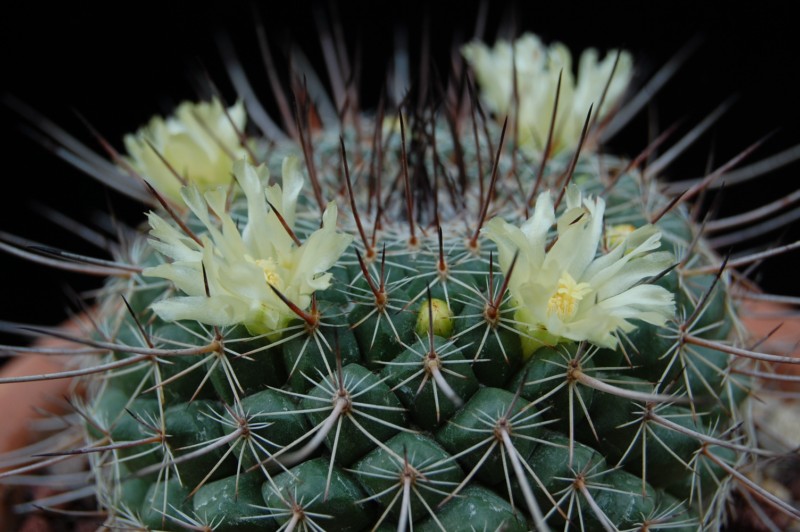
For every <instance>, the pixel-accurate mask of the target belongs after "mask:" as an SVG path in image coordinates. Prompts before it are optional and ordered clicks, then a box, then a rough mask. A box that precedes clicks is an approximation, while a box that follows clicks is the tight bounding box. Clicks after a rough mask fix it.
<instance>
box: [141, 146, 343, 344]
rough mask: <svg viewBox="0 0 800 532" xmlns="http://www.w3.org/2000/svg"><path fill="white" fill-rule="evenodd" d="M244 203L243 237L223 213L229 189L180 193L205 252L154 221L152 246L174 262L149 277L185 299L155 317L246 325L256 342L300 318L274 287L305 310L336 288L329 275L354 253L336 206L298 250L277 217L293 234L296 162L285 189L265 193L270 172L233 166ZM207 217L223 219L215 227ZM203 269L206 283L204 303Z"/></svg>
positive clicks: (290, 164)
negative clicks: (349, 250) (341, 228)
mask: <svg viewBox="0 0 800 532" xmlns="http://www.w3.org/2000/svg"><path fill="white" fill-rule="evenodd" d="M233 173H234V175H235V176H236V180H237V182H238V183H239V185H240V186H241V187H242V190H243V191H244V195H245V197H246V200H247V214H248V217H247V223H246V224H245V226H244V229H243V230H242V231H241V232H240V231H239V228H238V226H237V224H236V222H235V221H234V220H233V218H232V217H231V215H230V214H229V213H228V212H226V205H225V202H226V192H227V190H226V188H225V187H220V188H217V189H214V190H210V191H208V192H206V193H205V194H204V195H203V194H202V193H201V192H200V191H199V190H198V189H197V187H195V186H191V187H186V188H184V189H183V191H182V193H183V199H184V201H185V202H186V205H188V207H189V209H191V211H192V213H194V215H195V216H196V217H197V218H198V220H199V221H200V222H201V223H202V224H203V225H204V226H205V228H206V231H207V232H205V233H202V234H201V235H200V237H199V238H200V240H201V241H202V244H203V245H202V246H201V245H200V244H198V243H197V242H195V241H194V240H192V239H191V238H189V237H188V236H187V235H185V234H183V233H182V232H181V231H179V230H178V229H176V228H175V227H174V226H173V225H172V224H170V223H168V222H167V221H165V220H164V219H163V218H161V217H160V216H158V215H157V214H154V213H150V214H149V221H150V227H151V231H150V234H151V235H152V237H153V238H152V239H151V243H152V245H153V247H155V249H157V250H158V251H160V252H161V253H162V254H164V255H166V256H167V257H169V258H171V259H172V261H173V262H171V263H168V264H162V265H160V266H156V267H154V268H148V269H146V270H145V272H144V273H145V275H149V276H152V277H162V278H164V279H169V280H171V281H172V282H173V283H175V286H176V287H177V288H178V289H180V290H181V291H182V292H184V293H186V294H187V296H181V297H174V298H170V299H166V300H163V301H159V302H157V303H155V304H154V305H153V310H154V311H155V312H156V314H158V315H159V316H160V317H161V318H163V319H165V320H169V321H174V320H188V319H190V320H197V321H200V322H202V323H206V324H209V325H233V324H237V323H243V324H244V325H245V326H247V328H248V329H249V330H250V332H252V333H254V334H263V333H270V332H273V331H280V329H282V328H283V327H284V326H285V325H286V323H287V322H288V321H289V320H290V319H292V318H293V317H294V316H295V314H294V313H293V312H292V311H291V310H290V309H289V308H288V307H287V305H286V304H285V303H284V302H283V301H281V300H280V298H278V296H277V295H275V293H274V291H273V290H272V289H271V288H270V285H271V286H273V287H275V288H276V289H278V290H279V291H280V292H281V293H282V294H283V295H284V296H286V297H287V298H288V299H289V300H290V301H292V302H293V303H294V304H295V305H297V306H298V307H300V308H301V309H307V308H308V307H309V306H310V304H311V295H312V294H313V293H314V292H315V291H316V290H324V289H326V288H328V287H329V286H330V284H331V273H329V272H328V271H327V270H329V269H330V268H331V267H332V266H333V265H334V264H335V263H336V261H337V260H338V259H339V257H340V256H341V255H342V253H344V251H345V249H346V248H347V246H349V245H350V242H351V241H352V237H351V236H349V235H345V234H342V233H338V232H336V218H337V212H338V211H337V208H336V204H335V203H333V202H331V203H329V204H328V206H327V208H326V209H325V212H324V213H323V215H322V227H321V228H320V229H318V230H316V231H314V232H313V233H311V234H310V235H308V237H307V238H305V241H304V242H303V243H302V244H301V245H299V246H298V245H297V244H296V243H295V242H294V240H293V239H292V237H291V236H290V235H289V233H288V232H287V231H286V229H285V228H284V227H283V225H282V224H281V221H280V219H279V218H278V216H277V214H276V213H275V212H274V211H273V210H272V209H270V207H269V205H268V204H267V202H266V201H265V195H266V199H267V200H268V201H269V203H270V204H272V205H273V206H274V207H275V209H277V210H278V212H279V213H280V215H281V216H282V217H283V219H284V221H285V222H286V224H287V225H288V226H289V227H293V226H294V224H295V210H296V207H297V200H298V197H299V195H300V192H301V189H302V187H303V176H302V174H301V172H300V169H299V163H298V161H297V159H295V158H294V157H287V158H286V159H284V161H283V176H282V179H283V187H282V188H281V187H280V186H278V185H272V186H270V187H267V188H266V189H265V187H264V185H263V184H262V183H263V182H266V181H267V180H268V178H269V172H268V170H267V169H266V167H263V166H262V167H258V168H255V167H253V166H252V165H250V164H248V163H246V162H245V161H238V162H237V163H236V164H234V166H233ZM209 209H210V211H211V212H212V213H213V214H214V215H215V216H216V217H217V218H219V222H215V221H214V220H212V217H211V215H210V214H209ZM203 267H205V271H206V277H207V279H208V290H209V296H206V289H205V284H204V281H203Z"/></svg>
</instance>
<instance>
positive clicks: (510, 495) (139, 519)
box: [48, 35, 800, 531]
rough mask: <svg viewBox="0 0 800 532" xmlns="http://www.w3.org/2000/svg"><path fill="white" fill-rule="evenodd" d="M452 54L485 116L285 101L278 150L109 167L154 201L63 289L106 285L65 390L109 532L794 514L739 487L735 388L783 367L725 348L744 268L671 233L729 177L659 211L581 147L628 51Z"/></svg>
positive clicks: (212, 114)
mask: <svg viewBox="0 0 800 532" xmlns="http://www.w3.org/2000/svg"><path fill="white" fill-rule="evenodd" d="M462 51H463V55H464V57H465V58H466V60H467V64H468V66H469V67H471V69H472V71H473V72H474V77H475V79H476V81H477V87H478V88H479V90H478V91H471V92H470V91H467V90H466V89H464V87H463V85H459V83H458V81H455V82H453V84H452V86H451V87H450V90H448V89H443V90H442V91H441V95H440V96H441V99H442V101H443V102H444V103H443V104H442V105H440V106H437V107H434V106H424V105H422V106H415V105H411V104H410V103H409V101H408V100H407V101H404V102H400V105H399V106H398V111H396V112H389V111H388V110H387V106H386V105H384V104H381V105H380V107H379V109H378V110H377V112H375V113H374V114H358V113H356V112H355V111H354V110H353V109H355V106H353V105H351V106H349V107H347V106H342V105H338V107H339V108H344V109H345V111H343V112H342V119H341V122H339V123H336V124H322V125H320V122H319V114H318V113H316V112H315V111H316V110H315V107H314V106H312V105H311V103H310V99H309V98H308V93H307V92H306V88H305V87H304V86H302V84H297V86H296V87H295V89H296V100H297V104H296V107H295V108H294V109H288V108H286V109H283V110H284V115H285V117H287V116H288V117H289V119H288V120H286V128H287V132H286V133H285V134H284V133H280V132H278V133H275V132H274V131H272V130H271V129H269V128H264V135H258V134H255V133H252V132H250V131H252V130H253V128H250V129H248V127H247V118H246V117H245V113H244V107H243V105H242V104H240V103H237V104H235V105H233V106H232V107H226V106H225V105H224V104H222V103H221V102H220V101H219V100H218V99H214V100H213V101H212V102H211V103H200V104H192V103H185V104H182V105H181V106H180V107H179V108H178V110H177V111H176V113H175V116H174V117H170V118H167V119H161V118H154V119H153V120H152V122H151V123H150V124H149V125H148V126H146V127H145V128H143V129H142V130H140V131H139V132H137V133H136V134H135V135H130V136H128V137H126V138H125V147H126V149H127V152H128V154H127V155H126V156H120V155H117V154H116V153H113V151H112V153H111V154H112V156H113V157H114V159H115V162H116V163H117V165H116V169H114V168H112V169H110V170H109V171H116V172H118V173H120V174H127V176H126V177H127V178H128V179H130V177H133V178H135V179H136V180H139V181H141V182H142V183H144V182H146V183H147V187H148V189H149V190H150V192H151V193H152V194H153V197H154V198H156V199H157V200H158V201H157V202H153V210H152V211H151V212H150V213H149V214H148V222H149V223H148V225H147V227H146V228H144V229H143V230H142V231H141V232H139V233H138V234H137V236H136V237H135V238H134V239H133V240H132V241H131V242H129V243H127V244H126V246H127V247H124V248H121V250H120V251H119V253H118V256H117V257H116V258H115V259H114V260H113V261H103V262H100V261H94V262H91V263H86V267H87V268H91V269H92V270H93V271H95V272H97V271H101V272H105V273H108V274H109V275H110V280H109V281H108V282H107V284H106V286H105V288H104V290H103V294H102V296H101V298H100V299H99V301H98V304H97V310H96V311H94V312H92V319H93V320H94V321H95V324H96V327H95V331H94V332H93V333H92V334H91V336H90V337H87V338H82V339H80V340H79V341H80V342H82V343H84V344H86V346H88V347H89V348H91V351H92V353H91V354H89V355H85V356H82V357H81V364H80V367H78V368H75V369H74V370H71V371H70V372H67V373H65V374H63V375H61V376H77V377H81V379H82V380H81V382H82V383H83V388H84V393H83V395H79V396H76V398H75V401H74V402H75V406H76V409H77V411H78V412H79V414H80V418H81V421H80V422H79V423H77V424H76V425H75V427H73V430H78V431H79V433H80V434H81V436H80V437H81V438H82V439H83V443H81V444H80V445H78V446H77V448H76V446H75V444H74V441H73V444H72V448H71V449H70V450H69V451H68V454H70V455H72V454H80V455H86V456H88V457H89V461H90V463H91V471H92V476H93V479H94V482H95V484H96V488H95V493H96V496H97V500H98V504H99V506H100V508H101V509H102V510H103V511H104V512H106V513H107V518H106V525H107V526H109V527H110V528H112V529H116V528H130V529H146V530H162V529H166V530H173V529H175V530H180V529H193V530H218V531H223V530H279V529H280V530H294V529H301V530H353V531H355V530H369V529H372V530H384V529H397V530H411V529H414V530H465V529H472V530H529V529H537V530H547V529H551V528H552V529H570V530H572V529H576V530H595V529H597V530H617V529H619V530H625V529H640V530H656V529H671V530H694V529H698V528H701V529H715V528H718V527H720V526H722V525H723V523H725V520H726V519H727V516H728V514H729V512H728V509H729V505H730V502H731V498H732V497H733V496H734V494H736V493H746V494H747V497H748V498H750V500H755V501H757V503H758V504H761V505H765V506H768V507H775V508H778V509H779V510H780V511H782V512H784V513H785V514H787V515H790V516H793V517H795V518H798V516H800V513H798V510H797V509H796V508H794V507H792V506H791V505H789V504H787V503H786V502H784V501H783V500H781V499H780V498H779V497H777V496H775V495H773V494H772V493H770V492H769V491H767V490H765V489H763V488H761V487H759V486H758V485H757V483H756V482H754V481H753V480H752V479H751V478H750V477H749V476H748V474H747V472H748V471H750V470H752V468H753V467H755V466H756V464H757V463H758V460H759V459H761V458H763V456H765V455H769V454H770V453H768V452H767V451H763V450H761V449H760V448H759V445H758V439H757V435H756V433H755V432H754V428H753V423H752V419H751V417H750V414H749V407H748V404H749V402H748V398H749V396H750V392H751V389H752V387H753V386H755V385H756V383H755V381H754V377H753V376H754V375H758V374H759V373H761V370H760V369H759V368H761V367H762V366H763V365H764V364H766V363H770V362H787V361H789V360H790V359H788V358H786V357H778V356H772V355H767V354H763V353H758V352H756V351H753V350H750V349H748V348H747V347H746V346H747V344H746V343H745V342H746V341H747V338H746V337H745V336H744V332H743V330H742V327H741V325H740V323H739V321H738V318H737V311H736V308H735V302H734V299H733V298H732V297H731V293H730V291H731V285H732V281H731V274H730V272H731V268H732V267H734V266H742V265H744V264H746V263H747V261H748V260H750V259H751V258H745V259H742V260H740V261H738V262H736V264H732V263H726V262H725V261H722V260H721V259H720V257H719V256H718V255H716V254H715V253H714V251H713V249H712V248H711V247H710V246H709V244H708V243H707V242H706V240H705V239H704V237H703V234H702V228H701V227H700V226H699V225H698V224H697V223H696V222H695V219H694V217H693V216H692V215H691V213H690V212H689V209H688V208H687V207H686V201H688V200H690V199H691V198H692V197H693V196H695V195H696V194H697V193H698V192H699V191H700V190H701V188H702V186H704V185H705V184H707V182H708V181H709V180H710V179H713V178H715V177H718V176H719V175H720V174H721V173H722V172H723V171H724V170H726V169H727V168H728V166H730V165H726V166H725V167H723V168H722V169H721V170H720V171H718V172H715V173H713V174H711V176H710V177H709V178H708V179H707V180H705V181H704V182H703V183H700V184H698V185H697V186H694V187H693V188H690V189H689V191H688V192H687V193H686V194H683V195H681V196H677V197H675V196H671V195H668V194H665V193H663V192H662V188H661V187H660V186H659V183H658V182H657V181H656V180H655V178H654V177H653V175H652V174H651V173H646V172H643V171H642V169H641V168H640V166H641V163H642V161H643V159H644V157H640V158H637V159H635V160H633V161H630V160H625V159H620V158H616V157H613V156H610V155H607V154H601V153H599V152H598V151H597V149H596V147H597V146H598V144H599V142H600V140H602V134H603V132H604V131H605V126H607V125H608V124H609V123H612V122H613V120H614V118H615V111H616V110H618V109H619V108H620V106H621V105H623V102H624V98H623V93H624V92H625V90H626V88H627V87H628V85H629V81H630V79H631V71H632V70H631V69H632V61H631V58H630V56H629V54H627V53H626V52H610V53H609V54H607V55H606V56H605V58H604V59H603V60H602V61H599V60H598V54H597V53H596V52H595V51H590V52H585V53H584V54H583V55H582V56H581V59H580V61H579V67H578V69H577V75H575V74H573V72H572V62H571V56H570V54H569V52H568V51H567V49H566V47H564V46H563V45H553V46H546V45H544V44H543V43H542V42H541V41H540V40H539V39H538V38H537V37H535V36H533V35H525V36H523V37H521V38H520V39H519V40H517V41H516V43H514V44H513V45H512V43H509V42H504V41H499V42H498V43H497V44H496V45H495V46H494V48H488V47H487V46H486V45H484V44H482V43H479V42H474V43H471V44H469V45H467V46H466V47H464V48H463V50H462ZM459 87H460V88H459ZM420 92H421V93H424V91H420ZM348 95H349V96H345V95H343V94H335V95H334V96H335V97H336V98H337V99H339V100H340V101H338V102H336V103H337V104H341V103H342V102H343V101H344V100H345V99H346V98H347V97H350V96H352V95H350V94H349V92H348ZM420 99H421V100H423V99H424V95H422V96H420ZM479 99H480V100H479ZM484 109H486V110H488V111H489V113H488V114H487V113H485V112H484ZM256 125H262V124H260V123H258V124H256ZM251 126H252V124H251ZM139 181H137V182H139ZM136 190H138V189H136ZM48 253H49V255H48V257H49V259H50V260H54V258H53V254H54V252H53V251H52V250H51V251H49V252H48ZM55 258H56V259H58V260H61V259H62V258H63V260H67V258H65V257H62V256H60V255H58V254H56V257H55ZM758 258H760V257H755V258H752V260H756V259H758ZM73 259H74V258H73ZM70 339H73V340H78V339H75V338H72V337H70ZM79 351H81V352H85V351H86V348H81V349H80V350H79ZM73 433H74V432H73ZM61 452H63V448H62V449H61Z"/></svg>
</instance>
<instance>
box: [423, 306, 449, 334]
mask: <svg viewBox="0 0 800 532" xmlns="http://www.w3.org/2000/svg"><path fill="white" fill-rule="evenodd" d="M429 305H430V312H429V311H428V306H429ZM431 324H433V334H435V335H436V336H441V337H442V338H449V337H450V335H451V334H453V311H452V310H450V306H449V305H448V304H447V301H444V300H442V299H431V300H430V303H429V302H428V301H423V302H422V304H421V305H420V306H419V313H418V314H417V334H419V335H420V336H427V335H428V331H429V330H430V325H431Z"/></svg>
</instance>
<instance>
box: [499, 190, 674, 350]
mask: <svg viewBox="0 0 800 532" xmlns="http://www.w3.org/2000/svg"><path fill="white" fill-rule="evenodd" d="M566 200H567V208H566V210H565V211H564V213H563V214H562V215H561V216H559V217H558V220H556V216H555V211H554V208H553V200H552V199H551V197H550V193H549V192H544V193H542V194H541V195H539V197H538V198H537V200H536V207H535V210H534V213H533V216H532V217H531V218H529V219H528V220H527V221H525V222H524V223H523V224H522V226H521V227H517V226H514V225H511V224H509V223H507V222H505V221H504V220H502V219H500V218H495V219H493V220H491V221H489V223H487V224H486V227H485V228H484V229H483V233H484V234H485V235H486V236H487V237H488V238H489V239H490V240H492V241H494V242H495V244H496V245H497V250H498V254H499V259H500V266H501V267H502V268H503V270H504V271H508V268H509V267H510V266H511V262H512V260H513V257H514V255H515V254H516V253H519V256H518V259H517V262H516V265H515V266H514V271H513V272H512V275H511V278H510V279H509V286H508V290H509V292H510V294H511V296H512V298H513V301H514V304H515V305H516V306H517V309H518V310H517V311H516V315H515V319H516V321H517V322H518V325H517V326H518V327H519V328H520V330H521V331H522V332H524V333H525V334H526V335H527V336H529V337H530V338H532V339H533V340H532V342H527V343H528V344H529V345H528V346H527V347H528V349H529V350H531V349H535V348H537V347H540V346H541V345H553V344H555V343H557V342H558V341H561V340H564V339H567V340H574V341H582V340H588V341H589V342H591V343H593V344H595V345H598V346H601V347H608V348H615V347H616V345H617V342H618V337H617V334H618V332H619V331H622V332H629V331H631V330H633V329H634V328H635V325H634V324H633V323H631V322H630V321H629V320H631V319H637V320H642V321H644V322H647V323H651V324H654V325H659V326H660V325H664V324H665V323H666V321H667V319H668V318H669V317H671V316H672V315H673V314H674V312H675V301H674V297H673V295H672V294H671V293H670V292H669V291H668V290H666V289H665V288H663V287H661V286H657V285H653V284H647V283H644V282H643V281H645V280H646V279H648V278H650V277H652V276H655V275H657V274H659V273H661V272H662V271H664V270H665V269H666V268H668V267H669V266H670V265H671V264H672V263H673V261H674V258H673V256H672V254H671V253H669V252H663V251H656V250H657V249H658V248H659V245H660V241H661V233H660V232H659V231H658V230H657V229H656V227H655V226H653V225H646V226H643V227H640V228H638V229H636V230H635V231H633V232H631V233H629V234H627V235H626V236H625V237H624V239H623V240H622V241H621V242H620V243H619V244H618V245H617V246H616V247H614V248H613V249H612V250H611V251H610V252H608V253H607V254H604V255H603V254H601V255H598V249H599V247H600V243H601V239H602V238H603V212H604V210H605V202H604V201H603V200H602V199H601V198H596V199H582V198H581V193H580V191H579V189H578V188H577V187H576V186H571V187H570V188H569V189H568V191H567V195H566ZM554 224H555V225H556V227H557V237H556V240H555V243H553V244H552V247H551V248H550V249H549V250H548V249H547V246H548V245H550V243H551V239H549V238H548V232H549V231H550V228H551V227H552V226H553V225H554Z"/></svg>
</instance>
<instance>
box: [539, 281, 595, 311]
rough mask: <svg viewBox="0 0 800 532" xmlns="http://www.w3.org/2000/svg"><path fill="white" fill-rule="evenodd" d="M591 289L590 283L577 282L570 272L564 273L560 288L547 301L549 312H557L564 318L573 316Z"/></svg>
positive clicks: (559, 282) (559, 284) (559, 283)
mask: <svg viewBox="0 0 800 532" xmlns="http://www.w3.org/2000/svg"><path fill="white" fill-rule="evenodd" d="M591 291H592V287H591V286H589V283H576V282H575V279H573V278H572V276H571V275H570V274H569V273H567V272H564V273H562V274H561V278H560V279H559V280H558V288H556V291H555V293H554V294H553V295H552V296H551V297H550V299H549V300H548V301H547V314H548V315H549V314H552V313H553V312H555V313H556V314H558V317H559V318H561V319H562V320H564V319H568V318H571V317H573V316H574V315H575V313H576V312H577V311H578V304H579V302H580V301H581V300H582V299H583V297H584V296H585V295H586V294H588V293H589V292H591Z"/></svg>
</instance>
